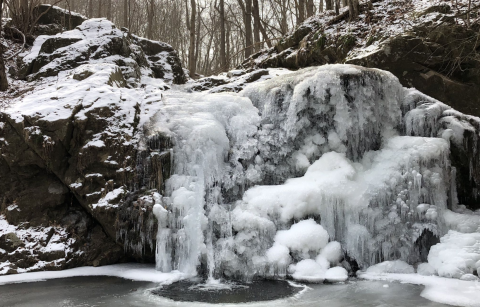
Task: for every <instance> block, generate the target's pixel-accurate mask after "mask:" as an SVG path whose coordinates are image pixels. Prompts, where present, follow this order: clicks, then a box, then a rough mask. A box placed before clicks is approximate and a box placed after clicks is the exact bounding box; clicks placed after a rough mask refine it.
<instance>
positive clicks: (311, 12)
mask: <svg viewBox="0 0 480 307" xmlns="http://www.w3.org/2000/svg"><path fill="white" fill-rule="evenodd" d="M313 15H315V4H314V3H313V0H307V18H308V17H311V16H313Z"/></svg>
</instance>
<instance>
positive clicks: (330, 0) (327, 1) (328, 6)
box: [325, 0, 333, 11]
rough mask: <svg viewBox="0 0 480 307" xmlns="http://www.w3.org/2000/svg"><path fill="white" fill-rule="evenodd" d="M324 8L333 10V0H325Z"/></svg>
mask: <svg viewBox="0 0 480 307" xmlns="http://www.w3.org/2000/svg"><path fill="white" fill-rule="evenodd" d="M325 9H326V10H327V11H328V10H333V0H325Z"/></svg>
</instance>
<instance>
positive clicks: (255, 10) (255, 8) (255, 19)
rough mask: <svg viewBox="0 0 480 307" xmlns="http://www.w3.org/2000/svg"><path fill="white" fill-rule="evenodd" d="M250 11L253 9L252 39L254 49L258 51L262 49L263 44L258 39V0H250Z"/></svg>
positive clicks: (260, 24)
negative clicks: (251, 0)
mask: <svg viewBox="0 0 480 307" xmlns="http://www.w3.org/2000/svg"><path fill="white" fill-rule="evenodd" d="M252 4H253V6H252V11H253V41H254V43H255V51H260V50H262V49H263V44H262V43H261V39H260V32H261V29H260V28H261V26H262V23H261V20H260V6H259V5H258V0H253V2H252Z"/></svg>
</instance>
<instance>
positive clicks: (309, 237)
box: [148, 65, 474, 282]
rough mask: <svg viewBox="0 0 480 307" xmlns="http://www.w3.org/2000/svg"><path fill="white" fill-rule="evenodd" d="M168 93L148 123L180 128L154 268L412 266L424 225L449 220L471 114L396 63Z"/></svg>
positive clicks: (160, 213)
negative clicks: (424, 88) (453, 152)
mask: <svg viewBox="0 0 480 307" xmlns="http://www.w3.org/2000/svg"><path fill="white" fill-rule="evenodd" d="M161 103H162V104H163V105H162V106H161V107H160V108H159V111H158V113H157V114H156V115H155V116H154V118H153V119H152V120H151V122H150V123H149V124H148V127H149V129H148V133H150V134H151V135H158V134H162V135H165V136H168V137H170V138H171V140H172V143H173V168H172V174H173V175H172V176H171V178H169V179H168V180H167V182H166V189H165V193H164V194H165V195H163V196H159V197H162V199H161V201H159V202H156V203H157V205H156V206H155V210H154V213H155V215H156V217H157V219H158V222H159V229H158V233H157V269H158V270H161V271H163V272H168V271H172V270H179V271H182V272H185V273H187V274H191V275H195V274H197V273H199V272H200V270H202V272H205V273H207V275H208V276H209V278H210V280H215V278H219V277H227V278H241V279H247V280H250V279H252V278H254V277H255V276H262V277H271V278H283V277H285V276H287V275H291V276H292V277H293V278H296V279H298V280H307V281H314V282H321V281H324V280H327V281H332V282H336V281H343V280H345V279H346V278H347V273H346V272H347V271H346V270H345V268H343V267H347V266H348V264H347V262H346V261H345V259H344V257H345V255H346V256H348V258H349V259H350V260H354V261H355V262H356V263H357V264H358V265H359V267H360V268H367V267H369V266H371V265H374V264H377V263H380V262H383V261H391V263H390V264H388V265H383V266H385V269H388V268H390V269H391V270H394V271H397V269H398V270H403V269H402V265H401V264H402V263H405V265H406V268H408V271H410V268H412V270H413V267H410V266H409V265H408V264H407V263H406V262H408V263H410V264H414V263H418V262H426V261H427V257H426V256H427V255H426V254H425V253H424V251H423V249H424V248H425V246H424V245H425V244H424V243H422V242H424V241H425V239H424V238H425V236H428V235H431V236H433V237H442V236H443V235H445V234H446V233H447V232H448V230H449V229H450V228H451V227H452V226H451V225H452V222H451V218H450V219H449V218H448V217H449V214H450V216H451V214H453V213H452V212H451V211H450V210H449V209H452V208H453V207H454V206H457V202H456V194H455V193H456V192H455V187H456V183H455V176H454V175H455V168H454V167H452V166H451V162H450V145H451V143H450V142H458V140H459V139H460V138H461V131H462V130H461V129H466V128H465V127H466V125H465V124H464V125H463V126H462V125H461V124H458V123H457V122H458V121H456V120H455V119H454V118H450V119H449V118H445V117H443V118H441V119H440V117H441V114H442V112H445V110H448V109H449V107H447V106H445V105H443V104H441V103H439V102H436V101H434V100H433V99H431V98H428V97H426V96H424V95H422V94H420V93H418V92H416V91H414V90H410V89H405V88H403V87H402V86H401V85H400V83H399V82H398V80H397V79H396V78H395V77H394V76H393V75H391V74H390V73H388V72H384V71H380V70H374V69H360V68H357V67H355V66H349V65H326V66H323V67H319V68H308V69H304V70H300V71H298V72H294V73H292V74H287V75H283V76H279V77H277V78H274V79H271V80H267V81H263V82H259V83H255V84H252V85H250V86H248V87H247V88H246V89H245V90H244V91H242V92H240V93H239V94H194V93H185V92H181V91H170V92H165V93H164V98H163V100H162V102H161ZM452 112H453V111H452ZM459 123H460V122H459ZM459 125H460V127H459ZM467 128H468V127H467ZM459 227H460V226H459ZM441 244H447V243H445V242H443V241H442V243H441ZM394 261H400V262H394ZM428 262H429V265H430V266H429V267H428V268H427V267H425V266H423V269H422V271H424V272H429V271H431V268H433V270H435V273H436V274H441V273H440V272H439V270H440V269H439V268H438V266H437V265H435V263H434V261H433V262H432V261H431V260H430V256H429V258H428ZM469 265H470V266H469V267H470V268H472V269H473V267H474V265H473V264H469ZM407 266H408V267H407ZM387 267H388V268H387ZM382 269H383V267H379V269H378V270H382ZM440 271H441V270H440Z"/></svg>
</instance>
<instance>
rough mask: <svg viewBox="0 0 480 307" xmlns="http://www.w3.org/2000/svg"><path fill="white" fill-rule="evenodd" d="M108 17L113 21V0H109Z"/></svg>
mask: <svg viewBox="0 0 480 307" xmlns="http://www.w3.org/2000/svg"><path fill="white" fill-rule="evenodd" d="M107 19H108V20H110V21H112V0H107Z"/></svg>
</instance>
